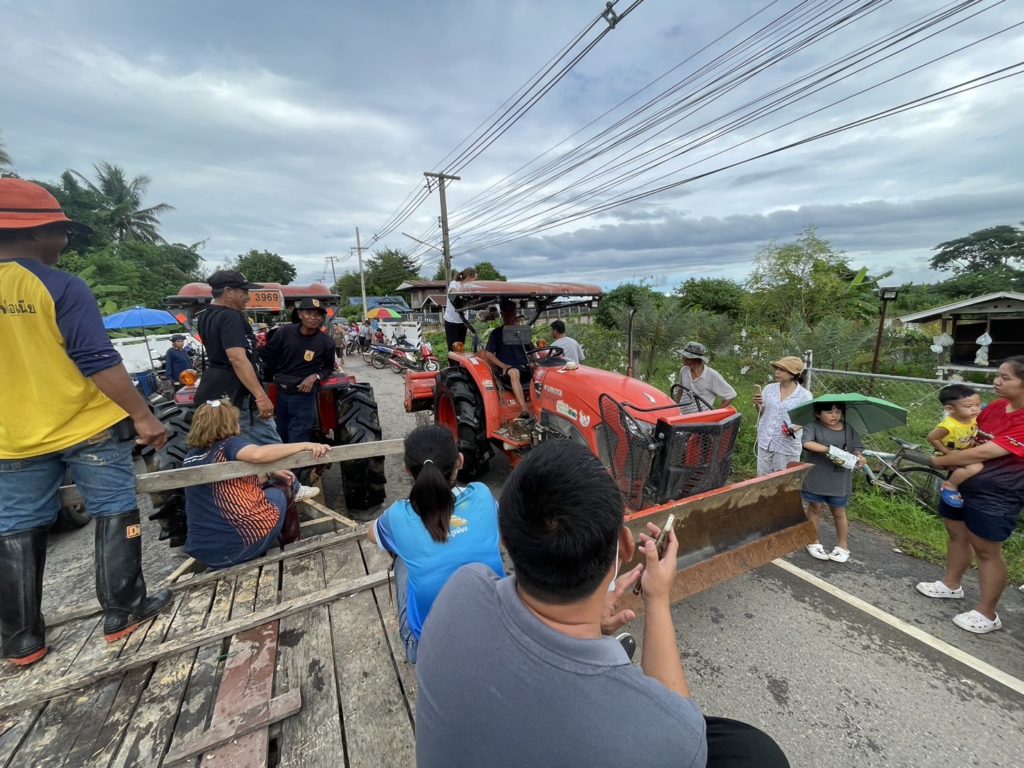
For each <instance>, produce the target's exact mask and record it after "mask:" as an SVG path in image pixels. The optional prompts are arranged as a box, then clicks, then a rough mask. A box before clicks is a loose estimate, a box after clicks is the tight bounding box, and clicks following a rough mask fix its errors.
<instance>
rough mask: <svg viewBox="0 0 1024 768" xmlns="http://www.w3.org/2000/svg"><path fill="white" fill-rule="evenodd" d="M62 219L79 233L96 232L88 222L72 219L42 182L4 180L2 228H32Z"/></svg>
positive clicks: (1, 183) (0, 203)
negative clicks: (39, 183) (40, 183)
mask: <svg viewBox="0 0 1024 768" xmlns="http://www.w3.org/2000/svg"><path fill="white" fill-rule="evenodd" d="M59 222H63V223H65V224H67V225H68V227H69V228H70V229H74V230H76V231H78V232H85V233H89V232H92V229H91V228H90V227H87V226H86V225H85V224H79V223H78V222H77V221H72V220H71V219H69V218H68V217H67V215H65V213H64V211H63V209H62V208H61V207H60V203H58V202H57V198H55V197H54V196H53V195H51V194H50V193H49V192H47V191H46V190H45V189H43V187H41V186H39V185H38V184H33V183H32V182H31V181H25V180H23V179H0V229H31V228H32V227H42V226H45V225H47V224H56V223H59Z"/></svg>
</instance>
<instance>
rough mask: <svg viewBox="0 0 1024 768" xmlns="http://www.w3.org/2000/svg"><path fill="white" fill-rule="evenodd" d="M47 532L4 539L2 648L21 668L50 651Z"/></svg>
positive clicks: (0, 550)
mask: <svg viewBox="0 0 1024 768" xmlns="http://www.w3.org/2000/svg"><path fill="white" fill-rule="evenodd" d="M46 530H47V529H46V528H33V529H31V530H28V531H20V532H18V533H12V534H8V535H6V536H0V646H2V648H3V657H4V658H5V659H9V660H10V662H11V663H12V664H16V665H18V666H28V665H29V664H34V663H36V662H37V661H39V660H40V659H41V658H43V656H45V655H46V652H47V651H48V650H49V649H48V648H47V647H46V625H45V624H44V622H43V614H42V611H41V605H42V601H43V568H44V567H45V565H46Z"/></svg>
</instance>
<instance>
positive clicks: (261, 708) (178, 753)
mask: <svg viewBox="0 0 1024 768" xmlns="http://www.w3.org/2000/svg"><path fill="white" fill-rule="evenodd" d="M301 708H302V696H301V695H300V693H299V690H298V689H297V688H296V689H295V690H293V691H288V692H287V693H283V694H281V695H280V696H277V697H275V698H273V699H270V700H269V701H261V702H260V703H259V704H256V705H255V706H253V707H250V708H249V709H247V710H246V711H245V712H243V713H242V714H240V715H236V716H235V717H232V718H229V719H227V720H224V721H222V722H219V723H218V722H214V723H211V724H210V728H209V730H207V731H206V733H204V734H202V735H201V736H198V737H196V738H195V739H193V740H192V741H189V742H186V743H184V744H181V745H175V746H172V747H171V751H170V752H168V753H167V757H166V758H164V765H170V764H172V763H176V762H178V761H179V760H184V759H185V758H188V757H192V756H193V755H198V754H200V753H202V752H208V751H210V750H211V749H216V748H217V747H219V746H221V745H223V744H227V743H228V742H229V741H231V740H232V739H237V738H238V737H239V736H245V735H246V734H247V733H252V732H253V731H255V730H258V729H259V728H266V727H268V726H270V725H273V724H274V723H277V722H279V721H281V720H284V719H285V718H286V717H291V716H292V715H294V714H295V713H296V712H298V711H299V710H300V709H301Z"/></svg>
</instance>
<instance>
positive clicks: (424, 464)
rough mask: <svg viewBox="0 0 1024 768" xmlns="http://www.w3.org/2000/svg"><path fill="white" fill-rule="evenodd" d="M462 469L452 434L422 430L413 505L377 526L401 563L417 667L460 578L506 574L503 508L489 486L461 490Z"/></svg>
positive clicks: (415, 445) (410, 444)
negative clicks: (460, 574) (478, 572)
mask: <svg viewBox="0 0 1024 768" xmlns="http://www.w3.org/2000/svg"><path fill="white" fill-rule="evenodd" d="M461 466H462V454H461V453H459V450H458V447H457V446H456V444H455V440H454V439H453V438H452V433H451V432H449V431H448V430H447V429H445V428H444V427H439V426H435V425H432V426H426V427H419V428H417V429H414V430H413V431H412V432H410V433H409V436H408V437H406V438H405V468H406V471H407V472H409V474H410V475H412V478H413V486H412V490H411V491H410V492H409V498H408V499H405V500H403V501H399V502H396V503H394V504H392V505H391V506H390V507H389V508H388V509H387V511H385V512H384V514H383V515H381V516H380V517H379V518H377V519H376V520H375V521H374V523H373V525H372V526H370V531H369V536H370V540H371V541H373V542H374V543H375V544H377V546H379V547H380V548H381V549H382V550H384V551H385V552H388V553H389V554H391V555H392V556H393V557H394V558H395V582H396V588H395V594H396V595H397V602H398V625H399V626H398V630H399V634H400V635H401V636H402V642H403V643H405V654H406V657H407V658H408V659H409V662H410V663H412V664H415V663H416V647H417V645H418V643H419V638H420V632H421V631H422V629H423V622H424V621H426V619H427V614H429V613H430V608H431V606H432V605H433V604H434V599H435V598H436V597H437V595H438V594H439V593H440V592H441V589H442V588H443V587H444V585H445V584H446V583H447V582H448V579H449V578H450V577H451V575H452V574H453V573H455V571H457V570H458V569H459V568H461V567H462V566H463V565H468V564H469V563H483V564H484V565H487V566H488V567H490V568H491V570H493V571H494V572H495V573H496V574H498V576H504V574H505V570H504V568H503V567H502V563H501V553H500V551H499V548H498V540H499V536H498V502H497V501H496V500H495V498H494V496H493V495H492V494H491V491H490V489H489V488H488V487H487V486H486V485H484V484H483V483H470V484H469V486H468V487H466V488H456V487H454V486H455V476H456V475H457V474H458V472H459V468H460V467H461Z"/></svg>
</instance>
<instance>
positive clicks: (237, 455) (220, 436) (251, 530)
mask: <svg viewBox="0 0 1024 768" xmlns="http://www.w3.org/2000/svg"><path fill="white" fill-rule="evenodd" d="M238 417H239V411H238V409H237V408H236V407H235V406H233V405H232V404H231V402H230V401H228V400H208V401H207V402H205V403H204V404H203V405H201V406H199V408H198V410H197V411H196V414H195V417H194V418H193V419H192V429H191V430H190V431H189V433H188V446H189V448H191V450H190V451H189V452H188V454H187V455H186V456H185V460H184V461H183V462H182V464H183V466H185V467H198V466H202V465H204V464H219V463H221V462H225V461H247V462H249V463H251V464H270V463H272V462H275V461H280V460H281V459H286V458H288V457H289V456H294V455H295V454H297V453H302V452H303V451H309V452H311V453H312V454H313V458H317V459H319V458H320V457H322V456H323V455H324V454H326V453H327V451H328V450H329V449H330V446H329V445H323V444H321V443H283V444H277V445H253V444H252V443H251V442H250V441H249V439H248V438H247V437H242V436H241V428H240V426H239V422H238ZM318 492H319V489H318V488H310V487H307V486H302V485H299V482H298V480H296V479H295V475H294V474H292V473H291V472H289V471H288V470H282V471H279V472H271V473H270V474H269V476H264V475H249V476H248V477H236V478H233V479H231V480H219V481H217V482H214V483H201V484H199V485H193V486H190V487H188V488H186V489H185V514H186V516H187V517H188V538H187V539H186V540H185V551H186V552H187V553H188V554H189V555H191V556H192V557H194V558H195V559H196V560H198V561H199V562H201V563H203V564H204V565H206V566H207V567H208V568H227V567H228V566H231V565H237V564H238V563H244V562H247V561H249V560H252V559H253V558H256V557H259V556H260V555H262V554H264V553H265V552H266V551H267V549H269V548H270V545H271V543H272V542H273V541H274V539H275V538H277V537H278V535H279V534H280V533H281V529H282V527H284V524H285V518H286V513H287V511H288V509H289V507H291V506H292V504H293V503H294V502H295V501H299V500H301V499H303V498H309V497H311V496H315V495H316V494H317V493H318Z"/></svg>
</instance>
